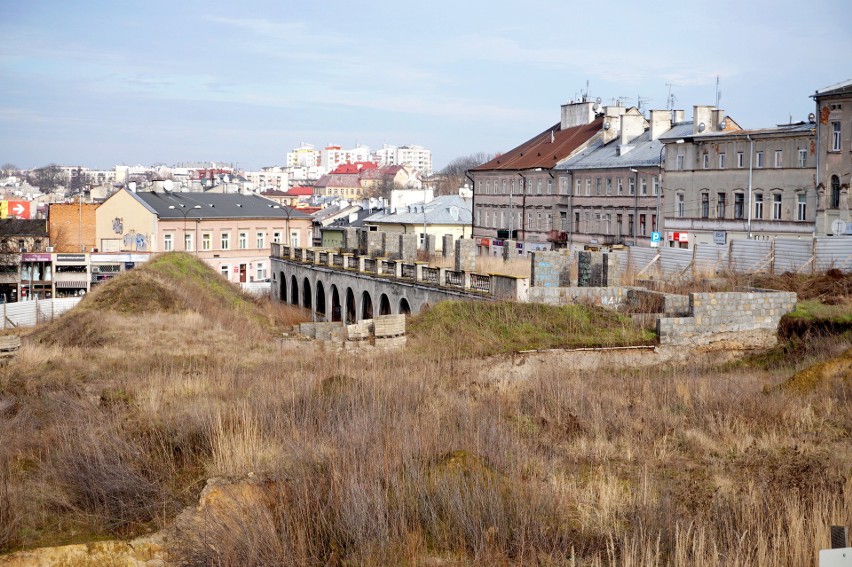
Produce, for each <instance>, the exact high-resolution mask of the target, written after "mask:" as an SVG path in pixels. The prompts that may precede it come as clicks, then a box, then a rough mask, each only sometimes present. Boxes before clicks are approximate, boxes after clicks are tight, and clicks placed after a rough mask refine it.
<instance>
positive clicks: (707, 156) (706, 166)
mask: <svg viewBox="0 0 852 567" xmlns="http://www.w3.org/2000/svg"><path fill="white" fill-rule="evenodd" d="M701 160H702V167H704V169H710V154H704V155H703V156H702V157H701Z"/></svg>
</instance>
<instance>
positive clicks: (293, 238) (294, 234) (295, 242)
mask: <svg viewBox="0 0 852 567" xmlns="http://www.w3.org/2000/svg"><path fill="white" fill-rule="evenodd" d="M290 245H291V246H293V247H294V248H298V247H299V231H298V230H292V231H290Z"/></svg>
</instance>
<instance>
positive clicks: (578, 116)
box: [469, 100, 604, 254]
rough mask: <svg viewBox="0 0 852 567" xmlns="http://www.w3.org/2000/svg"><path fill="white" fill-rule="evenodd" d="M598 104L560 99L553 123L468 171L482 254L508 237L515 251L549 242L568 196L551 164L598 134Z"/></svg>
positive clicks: (492, 251) (600, 121)
mask: <svg viewBox="0 0 852 567" xmlns="http://www.w3.org/2000/svg"><path fill="white" fill-rule="evenodd" d="M601 109H602V108H601V106H600V104H599V103H594V102H589V101H585V100H584V101H581V102H577V103H574V102H571V103H568V104H564V105H562V109H561V120H560V121H559V122H558V123H557V124H555V125H554V126H551V127H550V128H548V129H546V130H545V131H544V132H542V133H540V134H538V135H536V136H534V137H533V138H530V139H529V140H527V141H526V142H524V143H522V144H521V145H519V146H517V147H516V148H514V149H512V150H510V151H508V152H506V153H504V154H501V155H499V156H497V157H496V158H494V159H492V160H491V161H489V162H487V163H485V164H483V165H480V166H478V167H475V168H473V169H471V170H470V171H469V175H470V176H471V178H472V179H473V204H474V210H473V236H474V237H475V238H478V239H479V241H478V246H479V251H480V253H483V254H495V253H496V252H497V251H498V250H502V247H503V244H504V242H503V241H504V240H507V239H511V240H516V241H517V244H516V249H517V252H518V253H519V254H526V253H527V252H528V251H530V250H535V249H550V248H551V247H552V244H551V242H550V241H549V240H548V238H549V236H550V231H551V230H555V229H556V228H557V227H560V226H561V219H560V212H564V211H565V208H564V206H562V205H560V203H567V198H568V188H567V186H560V185H559V184H558V181H557V179H556V174H555V169H554V168H555V167H556V166H557V165H558V164H560V163H561V162H563V161H565V160H567V159H568V158H570V157H572V156H573V155H575V154H576V153H578V152H580V151H582V150H583V149H585V148H586V147H588V146H589V144H591V143H592V142H593V141H594V140H596V139H598V138H600V137H601V136H602V129H603V124H604V116H603V113H601V112H600V111H601Z"/></svg>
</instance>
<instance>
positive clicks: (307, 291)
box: [302, 278, 313, 309]
mask: <svg viewBox="0 0 852 567" xmlns="http://www.w3.org/2000/svg"><path fill="white" fill-rule="evenodd" d="M312 304H313V302H312V301H311V282H310V280H308V278H305V279H304V280H303V281H302V307H304V308H305V309H311V307H312Z"/></svg>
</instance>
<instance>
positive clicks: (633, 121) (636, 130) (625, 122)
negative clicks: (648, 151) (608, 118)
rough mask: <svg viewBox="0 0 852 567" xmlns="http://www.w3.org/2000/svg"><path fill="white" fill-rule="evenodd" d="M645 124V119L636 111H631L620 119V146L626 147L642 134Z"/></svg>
mask: <svg viewBox="0 0 852 567" xmlns="http://www.w3.org/2000/svg"><path fill="white" fill-rule="evenodd" d="M647 124H648V123H647V121H646V120H645V117H644V116H642V115H641V114H640V113H639V112H638V111H636V110H634V109H631V110H630V112H626V113H625V114H624V116H622V117H621V132H620V134H621V136H620V141H619V143H620V144H621V145H622V146H626V145H627V144H629V143H630V142H632V141H633V140H635V139H636V138H638V137H639V136H641V135H642V134H644V133H645V126H646V125H647Z"/></svg>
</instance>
